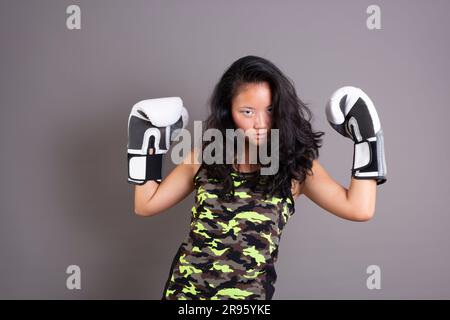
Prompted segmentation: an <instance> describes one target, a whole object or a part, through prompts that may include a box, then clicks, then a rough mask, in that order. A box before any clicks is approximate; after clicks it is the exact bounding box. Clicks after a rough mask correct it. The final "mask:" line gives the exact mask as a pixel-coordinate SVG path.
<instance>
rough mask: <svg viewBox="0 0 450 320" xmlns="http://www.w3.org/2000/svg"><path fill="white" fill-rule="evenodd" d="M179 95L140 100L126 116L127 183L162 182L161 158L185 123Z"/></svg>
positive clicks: (185, 115) (186, 119) (186, 117)
mask: <svg viewBox="0 0 450 320" xmlns="http://www.w3.org/2000/svg"><path fill="white" fill-rule="evenodd" d="M188 118H189V117H188V112H187V110H186V109H185V108H184V107H183V101H182V100H181V98H179V97H169V98H158V99H148V100H143V101H139V102H138V103H136V104H135V105H134V106H133V108H132V109H131V113H130V116H129V117H128V146H127V147H128V182H129V183H131V184H137V185H142V184H144V183H145V182H147V181H149V180H154V181H156V182H158V183H159V182H161V171H162V157H163V155H164V154H165V153H167V151H168V150H169V148H170V144H171V142H172V141H173V139H174V138H175V137H176V135H178V134H179V133H180V132H181V129H184V128H185V127H186V125H187V122H188Z"/></svg>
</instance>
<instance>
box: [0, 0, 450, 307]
mask: <svg viewBox="0 0 450 320" xmlns="http://www.w3.org/2000/svg"><path fill="white" fill-rule="evenodd" d="M71 4H78V5H80V7H81V20H82V22H81V23H82V24H81V26H82V28H81V30H75V31H70V30H68V29H67V28H66V18H67V14H66V7H67V6H68V5H71ZM370 4H377V5H379V6H380V8H381V23H382V29H381V30H368V29H367V27H366V19H367V16H368V15H367V13H366V8H367V7H368V6H369V5H370ZM449 12H450V2H449V1H444V0H441V1H439V0H435V1H429V2H427V1H376V2H374V1H361V0H352V1H206V0H204V1H198V0H188V1H181V0H178V1H143V0H142V1H137V0H133V1H118V0H114V1H112V0H102V1H99V0H97V1H75V0H72V1H60V0H54V1H47V0H45V1H17V0H7V1H5V0H2V1H1V5H0V35H1V39H0V40H1V52H0V55H1V56H0V57H1V59H0V64H1V72H0V74H1V75H0V77H1V85H0V93H1V117H0V121H1V123H0V130H1V134H0V137H1V154H2V156H1V164H0V170H1V172H0V177H1V180H0V181H1V192H0V203H1V207H0V210H1V223H0V237H1V238H0V297H1V298H4V299H5V298H6V299H19V298H26V299H37V298H42V299H52V298H58V299H81V298H85V299H134V298H136V299H159V298H160V297H161V294H162V290H163V287H164V284H165V282H166V280H167V276H168V272H169V267H170V264H171V261H172V259H173V256H174V255H175V253H176V250H177V248H178V246H179V244H180V243H181V241H182V240H183V239H184V237H185V236H186V235H187V232H188V226H189V219H190V208H191V206H192V204H193V200H194V198H193V194H191V195H190V196H188V197H187V198H186V199H185V200H184V201H182V202H180V203H179V204H177V205H176V206H174V207H173V208H171V209H170V210H167V211H166V212H164V213H162V214H160V215H157V216H154V217H152V218H142V217H139V216H137V215H135V214H134V212H133V192H134V190H133V187H132V186H131V185H129V184H128V183H127V163H126V143H127V120H128V115H129V112H130V110H131V107H132V105H133V104H134V103H135V102H137V101H139V100H142V99H148V98H155V97H164V96H174V95H176V96H180V97H182V98H183V100H184V103H185V105H186V107H187V108H188V110H189V113H190V120H191V121H190V124H189V127H188V128H189V129H192V124H193V123H192V120H205V119H206V116H207V112H208V109H207V105H206V101H207V98H208V97H209V96H210V94H211V91H212V89H213V86H214V84H215V83H216V82H217V80H218V79H219V77H220V76H221V75H222V73H223V72H224V71H225V69H226V68H227V67H228V66H229V65H230V64H231V63H232V62H233V61H234V60H236V59H238V58H239V57H242V56H244V55H248V54H254V55H259V56H263V57H265V58H268V59H269V60H271V61H273V62H274V63H275V64H276V65H278V66H279V67H280V68H281V69H282V70H283V71H284V72H285V73H286V74H287V75H288V76H289V77H290V78H291V79H292V80H293V81H294V82H295V85H296V88H297V90H298V93H299V96H300V97H301V98H302V99H303V100H304V101H305V102H307V103H309V104H310V106H311V109H312V111H313V114H314V121H313V126H314V128H315V129H316V130H322V131H325V132H326V135H325V136H324V146H323V148H322V149H321V153H320V161H321V163H322V164H323V165H324V166H325V168H326V169H327V170H328V172H329V173H330V175H331V176H332V177H333V178H335V179H336V181H338V182H339V183H341V184H342V185H344V186H345V187H348V185H349V182H350V174H349V173H350V166H351V160H352V155H353V144H352V143H351V141H350V140H348V139H344V138H343V137H341V136H339V135H338V134H337V133H336V132H335V131H334V130H333V129H332V128H331V127H330V126H329V125H328V123H327V122H326V118H325V113H324V104H325V102H326V100H327V99H328V97H329V96H330V95H331V93H332V92H333V91H334V90H335V89H337V88H338V87H340V86H342V85H349V84H351V85H355V86H358V87H360V88H362V89H363V90H365V91H366V93H367V94H368V95H369V96H370V97H371V98H372V99H373V101H374V102H375V105H376V107H377V110H378V113H379V115H380V119H381V123H382V127H383V130H384V133H385V148H386V150H385V151H386V157H387V166H388V175H389V176H388V177H389V178H388V182H387V183H386V184H385V185H382V186H380V187H379V188H378V192H377V206H376V215H375V217H374V218H373V219H372V220H371V221H369V222H366V223H357V222H350V221H346V220H342V219H339V218H337V217H335V216H334V215H332V214H329V213H328V212H326V211H324V210H322V209H321V208H320V207H318V206H317V205H315V204H314V203H312V202H311V201H310V200H309V199H307V198H306V197H304V196H302V197H301V198H300V200H299V202H298V203H297V204H296V214H295V215H294V216H293V218H292V219H291V220H290V221H289V224H288V226H287V227H286V229H285V231H284V233H283V238H282V241H281V245H280V254H279V260H278V264H277V271H278V281H277V283H276V291H275V295H274V299H315V298H324V299H337V298H342V299H350V298H356V299H382V298H384V299H429V298H438V299H444V298H445V299H448V298H450V273H449V270H450V250H449V248H448V245H449V240H450V232H449V231H448V229H449V227H450V215H449V209H448V207H449V196H448V194H449V187H448V181H449V174H450V169H449V166H448V156H449V148H448V131H447V123H448V119H449V116H450V111H449V107H448V101H449V100H450V90H449V84H448V83H449V79H448V78H449V74H450V62H449V60H448V57H449V56H450V46H449V40H448V32H449V29H450V19H448V15H449ZM173 167H174V165H173V164H171V163H170V162H166V163H165V166H164V174H167V173H168V172H169V170H171V169H172V168H173ZM71 264H76V265H79V266H80V268H81V274H82V289H81V290H72V291H71V290H68V289H67V288H66V286H65V284H66V277H67V276H68V275H67V274H66V273H65V271H66V268H67V266H69V265H71ZM372 264H375V265H378V266H380V268H381V277H382V278H381V285H382V289H381V290H368V289H367V287H366V278H367V277H368V274H366V268H367V266H369V265H372Z"/></svg>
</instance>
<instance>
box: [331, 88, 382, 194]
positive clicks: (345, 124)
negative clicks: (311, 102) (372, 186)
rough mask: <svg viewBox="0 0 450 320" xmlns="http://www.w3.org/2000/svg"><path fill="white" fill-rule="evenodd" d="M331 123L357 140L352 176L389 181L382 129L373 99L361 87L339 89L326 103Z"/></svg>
mask: <svg viewBox="0 0 450 320" xmlns="http://www.w3.org/2000/svg"><path fill="white" fill-rule="evenodd" d="M326 115H327V119H328V122H329V123H330V124H331V126H332V127H333V128H334V129H335V130H336V131H337V132H339V133H340V134H342V135H343V136H345V137H347V138H350V139H352V140H353V141H354V142H355V145H354V152H353V168H352V176H353V177H355V178H356V179H374V180H376V181H377V185H379V184H382V183H384V182H386V172H387V171H386V161H385V157H384V144H383V131H382V129H381V124H380V119H379V118H378V114H377V111H376V109H375V106H374V104H373V102H372V100H371V99H370V98H369V97H368V96H367V95H366V94H365V93H364V92H363V91H362V90H361V89H359V88H355V87H351V86H347V87H342V88H340V89H338V90H336V91H335V92H334V93H333V94H332V96H331V98H330V100H329V101H328V103H327V106H326Z"/></svg>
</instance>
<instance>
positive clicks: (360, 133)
mask: <svg viewBox="0 0 450 320" xmlns="http://www.w3.org/2000/svg"><path fill="white" fill-rule="evenodd" d="M352 95H355V93H354V92H351V91H349V89H348V88H346V89H345V90H344V92H343V93H342V92H340V93H338V94H337V95H335V96H334V100H336V99H338V101H337V107H336V105H335V103H333V101H334V100H333V99H332V100H330V101H331V102H332V103H331V104H330V105H329V106H328V109H327V114H328V116H329V117H328V119H329V121H330V123H331V124H332V125H333V127H334V128H335V129H336V130H338V131H339V132H340V133H342V134H343V135H346V136H347V137H350V138H352V139H354V140H355V156H354V166H353V169H352V173H353V174H352V175H353V176H352V179H351V183H350V186H349V188H348V189H346V188H345V187H343V186H342V185H340V184H339V183H337V182H336V181H335V180H333V179H332V178H331V177H330V175H329V174H328V173H327V171H326V170H325V169H324V168H323V167H322V165H321V164H320V163H319V162H318V160H317V158H318V155H319V152H318V149H319V147H320V142H321V138H320V137H321V136H322V135H323V132H313V130H312V128H311V124H310V120H311V113H310V110H309V109H308V107H307V106H306V105H305V104H304V103H303V102H302V101H301V100H300V99H299V98H298V97H297V94H296V90H295V88H294V86H293V84H292V83H291V81H289V80H288V78H287V77H286V76H285V75H284V74H283V73H282V72H281V71H280V70H279V69H278V68H277V67H276V66H275V65H274V64H273V63H271V62H270V61H268V60H266V59H264V58H260V57H256V56H246V57H243V58H241V59H239V60H237V61H235V62H234V63H233V64H232V65H231V66H230V67H229V68H228V70H227V71H226V72H225V73H224V74H223V76H222V77H221V79H220V81H219V82H218V84H217V85H216V87H215V89H214V92H213V94H212V97H211V101H210V105H211V114H210V116H209V118H208V120H207V121H206V124H207V129H209V128H215V129H218V130H220V132H222V133H223V136H224V137H225V136H226V133H225V130H226V129H242V130H244V131H247V130H250V129H252V130H253V132H254V134H253V135H250V136H249V137H247V139H246V143H245V147H244V149H243V153H244V157H243V159H245V161H244V162H243V163H238V161H236V157H235V158H234V160H235V161H234V162H233V163H229V164H227V163H224V164H218V163H215V164H206V163H205V162H203V163H196V161H194V160H195V159H199V158H198V156H199V153H200V152H202V151H204V150H205V148H206V147H207V146H208V143H203V145H202V150H193V151H192V152H191V154H189V155H188V156H187V157H186V159H185V161H184V162H183V163H182V164H179V165H178V166H177V167H175V168H174V170H173V171H172V172H171V173H170V174H169V175H168V176H167V177H165V178H164V179H163V180H162V181H161V177H160V170H161V169H160V163H161V159H160V158H159V159H157V158H154V159H152V160H148V154H153V155H158V154H163V153H164V152H165V151H167V149H168V147H167V148H165V149H164V148H163V147H155V145H159V144H158V142H160V141H161V140H164V139H163V138H161V137H160V136H159V133H158V135H157V137H155V138H154V139H151V138H149V136H147V138H146V139H150V142H149V144H148V145H149V146H151V147H150V149H151V150H150V152H149V153H147V152H146V150H147V148H146V147H143V148H141V149H142V150H144V152H145V155H144V154H142V155H141V156H145V157H147V158H146V161H147V162H146V165H143V166H141V171H142V170H143V171H145V170H147V173H144V174H143V175H141V180H139V179H134V180H133V179H132V178H129V181H130V182H131V183H135V184H138V185H136V187H135V211H136V213H137V214H138V215H142V216H152V215H156V214H158V213H161V212H164V211H165V210H166V209H168V208H170V207H172V206H173V205H175V204H177V203H178V202H180V201H181V200H183V199H184V198H185V197H186V196H187V195H188V194H190V193H191V192H192V191H195V204H194V206H193V207H192V217H191V224H190V226H191V228H190V232H189V234H188V236H187V237H186V239H185V241H183V243H182V244H181V245H180V247H179V249H178V252H177V253H176V255H175V257H174V259H173V263H172V265H171V269H170V272H169V276H168V279H167V282H166V285H165V288H164V292H163V296H162V299H272V296H273V293H274V283H275V281H276V278H277V275H276V272H275V267H274V265H275V262H276V260H277V255H278V245H279V242H280V237H281V234H282V231H283V228H284V226H285V225H286V223H287V221H288V219H289V218H290V216H291V215H292V214H294V212H295V201H297V200H298V199H299V197H300V195H302V194H303V195H305V196H306V197H308V198H309V199H311V200H312V201H313V202H315V203H316V204H317V205H319V206H320V207H322V208H323V209H325V210H326V211H328V212H330V213H332V214H334V215H336V216H338V217H341V218H343V219H347V220H352V221H367V220H369V219H370V218H371V217H372V216H373V214H374V210H375V196H376V185H377V183H378V184H380V183H382V182H384V181H385V178H384V173H380V170H377V171H378V172H376V173H375V174H373V171H374V163H375V162H376V163H379V162H380V160H379V159H377V158H376V156H377V155H378V156H379V157H382V156H383V155H384V154H383V155H382V154H381V151H382V150H381V149H382V144H381V145H380V143H378V145H377V144H376V143H375V144H374V143H373V141H374V139H373V137H366V135H367V130H363V128H362V127H359V128H358V126H357V124H358V121H359V122H360V123H363V122H364V123H363V124H364V125H365V126H370V125H371V124H370V123H369V122H368V121H367V115H369V116H373V115H374V108H372V107H370V108H367V106H366V104H368V103H369V99H368V98H367V99H366V100H365V101H364V100H361V99H356V100H355V99H354V98H355V96H353V98H351V97H352ZM360 96H361V95H360ZM358 97H359V96H358ZM169 99H171V98H169ZM352 99H353V100H352ZM355 101H357V103H355ZM361 101H362V102H363V105H362V106H361ZM158 102H161V101H158ZM166 102H167V101H166ZM335 102H336V101H335ZM346 102H347V104H348V103H352V104H353V105H357V104H358V103H359V104H360V106H359V109H357V110H359V111H358V112H355V110H356V109H355V108H353V111H352V109H351V108H345V103H346ZM364 102H365V103H366V104H364ZM172 103H173V101H172ZM172 106H173V104H172ZM147 107H148V108H151V106H147ZM161 109H165V110H167V108H163V107H161V105H160V106H159V110H161ZM360 109H364V110H363V111H365V112H366V114H363V112H362V111H361V110H360ZM369 109H370V110H369ZM372 109H373V110H372ZM148 110H150V109H147V111H145V110H144V112H143V113H142V114H146V116H147V117H146V118H143V119H144V120H147V122H148V123H150V126H152V125H154V124H155V123H157V122H160V123H161V125H159V127H163V128H164V127H165V128H167V126H168V125H169V124H172V125H173V128H175V127H176V128H180V127H182V126H184V125H185V121H186V119H187V117H186V116H184V117H183V116H182V114H183V112H185V111H184V109H183V108H180V107H179V106H178V107H173V110H171V112H170V114H174V117H173V119H163V120H164V121H161V119H160V118H158V115H157V114H155V112H153V113H152V111H148ZM152 110H157V108H155V107H153V109H152ZM340 112H341V113H342V114H339V113H340ZM340 116H342V117H341V118H342V119H340ZM344 118H345V119H346V120H345V121H344V120H343V119H344ZM130 119H132V117H131V116H130ZM355 119H356V120H355ZM361 119H363V120H364V121H362V120H361ZM141 120H142V119H141ZM176 120H178V122H177V121H176ZM182 120H183V121H182ZM182 122H183V123H182ZM130 123H131V121H130ZM156 126H158V125H156ZM342 126H344V127H345V128H348V129H345V128H344V129H342ZM273 129H278V132H279V141H278V143H279V149H278V151H279V155H278V161H279V169H278V171H277V172H276V173H275V174H273V175H261V168H262V167H264V166H265V165H263V164H261V163H260V161H259V159H258V162H257V163H256V164H255V163H250V161H249V154H248V153H249V150H250V149H249V146H250V144H253V145H254V146H256V147H260V146H261V145H262V144H264V143H267V144H270V143H274V141H271V140H270V136H271V135H270V133H271V130H273ZM129 130H130V131H129V133H130V139H131V138H132V136H133V135H134V134H133V133H131V130H132V129H130V128H129ZM135 131H138V130H136V129H133V132H135ZM144 131H145V130H144V129H141V130H140V131H139V135H142V133H143V132H144ZM372 131H373V130H372ZM376 131H380V130H379V128H378V129H377V130H376ZM160 132H166V133H167V131H165V130H161V131H160ZM372 133H373V132H372ZM369 136H370V134H369ZM375 136H376V137H378V140H381V142H382V136H381V133H380V134H378V135H375ZM157 138H160V139H157ZM138 140H139V141H138V142H136V143H135V145H137V146H139V147H140V146H141V145H146V144H145V143H143V142H142V141H143V140H142V138H141V139H138ZM155 141H156V142H155ZM130 144H131V143H129V151H130ZM146 146H147V145H146ZM377 146H378V151H376V149H375V148H376V147H377ZM131 149H133V148H131ZM135 149H138V147H136V148H135ZM155 150H156V152H155ZM161 150H163V151H161ZM225 150H226V149H225V148H224V151H223V152H224V153H225V152H226V151H225ZM367 152H369V153H367ZM134 156H136V155H132V156H131V157H130V153H129V159H131V160H130V162H129V163H130V170H129V172H131V171H134V172H136V171H139V170H137V169H136V168H132V166H133V165H132V162H131V161H134V158H133V157H134ZM155 159H156V160H155ZM224 159H225V157H224ZM382 160H383V161H384V158H383V159H382ZM135 162H136V163H137V161H135ZM135 166H136V164H135ZM155 167H157V168H158V169H157V170H156V171H157V172H156V174H154V172H153V169H154V168H155ZM364 169H368V170H366V171H367V172H363V171H364ZM375 169H377V168H375ZM150 172H151V173H150ZM368 172H369V173H368ZM371 172H372V173H371ZM130 176H131V174H130ZM144 177H145V178H144Z"/></svg>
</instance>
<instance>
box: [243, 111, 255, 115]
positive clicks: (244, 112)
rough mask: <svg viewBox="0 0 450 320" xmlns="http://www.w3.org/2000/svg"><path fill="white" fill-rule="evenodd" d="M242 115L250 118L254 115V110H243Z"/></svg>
mask: <svg viewBox="0 0 450 320" xmlns="http://www.w3.org/2000/svg"><path fill="white" fill-rule="evenodd" d="M241 113H243V114H244V115H245V116H250V115H252V113H253V111H252V110H243V111H241Z"/></svg>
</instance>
